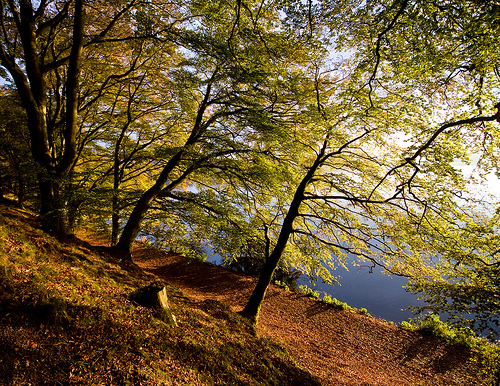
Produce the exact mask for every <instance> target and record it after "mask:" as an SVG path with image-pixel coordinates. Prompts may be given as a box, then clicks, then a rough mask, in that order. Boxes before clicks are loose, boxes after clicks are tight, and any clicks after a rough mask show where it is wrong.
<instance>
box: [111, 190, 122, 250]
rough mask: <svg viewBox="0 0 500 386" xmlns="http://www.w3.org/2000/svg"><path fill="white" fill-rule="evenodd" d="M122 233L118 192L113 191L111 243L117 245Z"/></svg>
mask: <svg viewBox="0 0 500 386" xmlns="http://www.w3.org/2000/svg"><path fill="white" fill-rule="evenodd" d="M119 233H120V209H119V208H118V193H116V191H115V193H113V201H112V213H111V245H116V243H117V242H118V235H119Z"/></svg>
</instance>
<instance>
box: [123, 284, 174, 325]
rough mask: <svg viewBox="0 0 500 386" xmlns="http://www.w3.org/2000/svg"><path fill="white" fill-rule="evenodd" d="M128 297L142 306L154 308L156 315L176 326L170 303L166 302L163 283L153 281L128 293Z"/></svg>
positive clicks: (165, 291)
mask: <svg viewBox="0 0 500 386" xmlns="http://www.w3.org/2000/svg"><path fill="white" fill-rule="evenodd" d="M129 298H130V300H131V301H133V302H135V303H137V304H139V305H141V306H143V307H148V308H153V309H155V310H156V311H157V315H156V316H157V317H158V318H159V319H161V320H162V321H164V322H165V323H167V324H168V325H169V326H177V321H176V320H175V316H174V315H173V314H172V311H171V310H170V305H169V304H168V297H167V290H166V288H165V285H164V284H163V283H160V282H153V283H151V284H149V285H147V286H145V287H142V288H139V289H138V290H136V291H134V292H133V293H132V294H130V297H129Z"/></svg>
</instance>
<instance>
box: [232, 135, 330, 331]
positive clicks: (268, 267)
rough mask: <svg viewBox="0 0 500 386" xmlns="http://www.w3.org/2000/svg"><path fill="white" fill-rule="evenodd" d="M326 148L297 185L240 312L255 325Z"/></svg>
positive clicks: (323, 147) (325, 146)
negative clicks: (251, 290)
mask: <svg viewBox="0 0 500 386" xmlns="http://www.w3.org/2000/svg"><path fill="white" fill-rule="evenodd" d="M326 148H327V141H325V142H324V143H323V146H322V148H321V151H320V153H319V154H318V156H317V157H316V160H315V162H314V163H313V165H312V166H311V167H310V168H309V170H308V171H307V173H306V175H305V176H304V178H303V179H302V180H301V182H300V184H299V186H298V187H297V190H296V191H295V194H294V196H293V199H292V202H291V203H290V207H289V208H288V213H287V214H286V216H285V219H284V220H283V224H282V226H281V231H280V234H279V236H278V240H277V241H276V245H275V246H274V249H273V251H272V253H271V254H270V255H269V257H268V258H267V259H266V263H265V264H264V267H262V272H261V274H260V276H259V280H258V282H257V285H256V286H255V288H254V290H253V292H252V295H251V296H250V298H249V299H248V302H247V304H246V306H245V308H244V309H243V310H242V311H240V314H241V315H243V316H244V317H246V318H248V319H249V320H250V321H251V322H252V324H254V325H256V324H257V321H258V318H259V312H260V308H261V306H262V303H263V301H264V298H265V296H266V292H267V289H268V287H269V284H271V280H272V278H273V273H274V270H275V269H276V267H277V266H278V263H279V261H280V259H281V256H282V255H283V252H284V250H285V247H286V245H287V243H288V239H289V238H290V235H291V234H292V232H293V222H294V221H295V219H296V218H297V216H298V215H299V208H300V205H301V204H302V202H303V201H304V198H305V196H304V193H305V191H306V188H307V186H308V185H309V183H310V182H311V180H312V179H313V177H314V175H315V173H316V171H317V170H318V168H320V167H321V165H322V164H323V162H324V161H325V160H326V158H327V157H325V156H324V155H325V151H326Z"/></svg>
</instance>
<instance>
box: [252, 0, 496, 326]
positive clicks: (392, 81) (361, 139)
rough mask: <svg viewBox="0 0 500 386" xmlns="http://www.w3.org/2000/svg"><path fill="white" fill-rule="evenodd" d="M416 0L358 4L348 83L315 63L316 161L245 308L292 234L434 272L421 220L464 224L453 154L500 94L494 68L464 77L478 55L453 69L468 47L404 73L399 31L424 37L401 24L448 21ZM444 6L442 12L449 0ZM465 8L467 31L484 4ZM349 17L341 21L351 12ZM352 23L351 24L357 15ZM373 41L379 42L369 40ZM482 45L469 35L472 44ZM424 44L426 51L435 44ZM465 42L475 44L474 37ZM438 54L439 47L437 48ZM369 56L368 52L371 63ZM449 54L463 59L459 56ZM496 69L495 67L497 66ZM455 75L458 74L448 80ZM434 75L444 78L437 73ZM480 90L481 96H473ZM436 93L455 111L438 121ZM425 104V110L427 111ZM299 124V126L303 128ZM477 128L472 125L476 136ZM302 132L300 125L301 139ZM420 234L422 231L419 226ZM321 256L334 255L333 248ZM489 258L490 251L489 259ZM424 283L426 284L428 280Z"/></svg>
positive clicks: (295, 240) (396, 268) (294, 239)
mask: <svg viewBox="0 0 500 386" xmlns="http://www.w3.org/2000/svg"><path fill="white" fill-rule="evenodd" d="M419 6H420V4H410V3H409V2H406V1H403V2H396V3H394V4H391V5H390V6H388V7H386V6H385V5H383V4H373V3H370V4H366V6H364V5H360V6H358V7H354V8H353V9H355V11H356V12H355V15H356V19H357V21H356V22H355V23H359V24H360V25H361V26H362V27H361V28H360V29H359V30H356V33H355V34H353V35H350V36H353V40H352V42H355V44H356V46H358V45H360V47H366V48H367V50H364V49H363V48H361V49H359V51H356V48H355V47H354V46H347V47H346V46H344V47H345V48H348V49H351V50H354V53H353V56H354V57H356V58H357V59H358V60H359V62H358V64H357V66H356V67H355V70H354V71H353V72H352V73H350V74H347V77H349V78H350V80H349V82H347V84H345V85H343V86H342V85H341V83H342V82H339V81H338V80H335V79H331V80H327V81H325V83H326V84H335V85H336V87H338V90H340V92H338V93H336V94H331V93H330V94H326V95H325V94H324V92H323V91H322V90H321V89H320V88H319V87H318V86H319V85H320V83H321V82H322V81H321V79H320V77H318V76H317V75H316V77H315V79H314V84H316V95H317V98H316V100H317V112H318V114H317V118H316V122H317V123H316V124H317V125H318V126H319V125H321V126H323V127H324V131H323V132H322V133H321V135H320V136H319V137H316V138H314V139H312V141H311V142H308V143H307V145H308V146H309V147H310V148H311V149H315V151H314V153H313V154H312V158H309V161H306V162H304V163H302V164H301V169H302V170H303V171H302V173H301V178H300V179H299V180H298V181H297V184H296V186H295V188H294V195H293V198H292V199H291V200H290V202H289V204H288V207H287V210H286V212H285V213H284V215H283V218H282V220H281V221H279V223H278V229H279V230H278V231H277V232H276V234H277V236H276V239H275V240H274V241H273V242H272V246H273V248H272V250H271V252H270V254H269V255H268V256H267V257H266V264H265V265H264V268H263V270H262V273H261V276H260V278H259V282H258V284H257V286H256V288H255V290H254V292H253V294H252V296H251V298H250V299H249V301H248V303H247V305H246V306H245V308H244V309H243V311H242V314H243V315H245V316H247V317H249V318H250V319H252V320H253V321H254V322H255V321H256V319H257V317H258V312H259V307H260V305H261V303H262V301H263V299H264V296H265V293H266V289H267V287H268V285H269V283H270V280H271V278H272V274H273V270H274V269H275V267H276V266H277V264H278V262H279V261H280V259H281V258H282V255H283V253H284V251H285V249H286V248H290V244H291V245H292V246H293V247H294V248H298V249H299V250H300V249H305V248H304V246H309V245H311V240H312V242H313V244H316V245H315V247H316V248H315V249H314V250H315V251H317V250H319V248H321V246H320V244H322V245H323V246H324V247H323V248H326V247H329V248H330V251H331V252H332V253H335V254H336V255H337V256H342V255H344V256H345V255H346V252H348V253H349V254H353V255H358V256H360V257H362V258H367V259H370V260H372V261H373V262H374V263H376V264H380V265H383V267H384V268H385V269H386V270H388V271H389V272H391V273H396V274H401V275H405V276H409V277H416V276H419V277H423V276H426V275H428V276H427V277H432V275H430V274H429V272H430V271H432V269H431V264H432V258H433V256H432V251H433V250H434V248H430V247H429V246H428V245H426V244H424V243H422V239H424V238H425V236H423V235H424V228H425V226H424V225H423V224H424V223H425V224H426V225H427V226H428V227H429V228H430V229H431V230H432V229H434V228H435V227H437V226H438V225H437V224H438V223H440V221H439V222H438V220H440V219H443V218H444V219H446V221H445V222H446V224H447V225H448V226H449V227H450V228H452V229H453V232H455V233H456V232H458V233H460V227H461V225H460V218H461V217H460V216H452V215H446V213H448V212H451V213H454V214H457V213H460V212H462V211H463V206H460V204H458V203H457V202H456V195H457V191H459V190H460V189H464V188H465V185H464V183H463V180H462V178H461V177H460V174H459V172H458V171H457V170H455V169H454V168H453V167H452V166H451V163H452V162H453V161H454V159H455V158H456V157H462V158H463V159H467V155H468V154H469V153H468V151H467V149H466V148H465V147H464V145H465V144H464V142H462V139H463V138H457V137H456V133H457V132H461V133H462V134H463V133H464V132H465V133H466V132H467V131H469V132H470V131H471V129H470V127H471V126H472V127H473V128H478V129H481V131H480V133H481V134H480V136H482V137H483V138H488V135H489V133H491V132H492V131H493V132H494V131H495V130H497V129H498V127H495V126H493V127H492V126H491V125H490V123H492V122H496V121H500V119H499V118H500V115H499V114H500V112H499V111H498V108H499V105H497V104H496V103H495V102H496V101H495V100H494V99H493V101H492V100H491V99H492V97H493V93H492V91H493V90H494V89H495V87H497V84H498V83H497V82H498V78H497V79H493V80H492V82H491V83H490V84H488V86H486V83H485V80H484V78H482V79H483V80H482V81H481V82H478V83H477V84H480V85H481V87H480V88H481V90H478V88H477V84H475V85H474V84H473V85H472V87H468V86H467V85H466V84H465V82H464V81H466V80H467V77H469V76H471V75H472V77H476V76H477V77H478V78H479V77H483V76H484V75H483V74H484V72H485V71H486V66H482V69H481V71H479V73H480V74H478V75H475V73H474V71H475V70H476V69H477V67H472V69H473V70H472V71H470V72H468V73H467V74H466V75H465V77H464V78H465V79H464V81H462V79H458V78H459V75H458V74H456V73H455V71H457V69H459V68H460V67H461V66H463V62H461V61H463V60H464V59H465V58H467V56H466V55H464V56H463V57H461V58H460V59H459V60H458V61H455V62H454V63H453V62H452V63H450V62H451V53H450V52H445V54H444V55H441V56H440V59H442V58H443V57H445V58H447V59H448V58H450V62H448V63H447V66H446V68H442V67H441V66H440V65H439V63H440V62H439V63H437V65H436V66H435V68H432V71H431V69H429V70H428V72H427V73H426V74H425V75H426V76H425V77H422V71H419V72H418V78H413V76H414V75H416V74H417V72H416V70H413V68H412V65H409V66H408V68H407V69H406V71H405V72H403V73H402V72H401V65H400V64H399V60H398V59H399V58H398V57H395V56H392V55H391V54H393V53H394V52H391V50H393V51H396V48H397V51H396V53H397V56H399V55H401V51H402V47H401V46H404V44H401V46H400V45H398V44H397V43H401V39H402V37H404V38H405V39H406V41H408V40H409V41H410V44H411V43H415V44H418V39H421V34H420V35H418V36H415V35H413V36H411V37H410V38H409V37H408V33H405V32H404V31H401V29H402V28H403V27H404V28H406V29H408V25H411V26H412V27H413V28H414V29H415V31H419V33H420V32H421V31H422V30H424V31H426V29H425V27H427V28H429V33H431V32H430V31H431V30H432V29H431V28H430V25H432V26H433V27H436V24H439V23H440V22H441V20H438V21H437V23H436V20H435V19H433V18H431V20H430V21H429V20H425V23H428V24H426V25H425V24H424V23H422V20H419V19H418V18H416V20H417V22H416V23H415V22H414V20H415V19H414V17H415V14H417V15H418V14H422V13H423V14H424V15H425V13H424V11H427V10H425V9H424V10H422V9H419ZM424 7H425V6H424ZM439 8H440V7H438V9H439ZM441 8H442V9H440V10H439V13H441V12H443V11H444V10H445V9H446V8H447V6H443V7H441ZM465 8H468V9H467V11H470V8H471V7H470V5H467V6H466V7H465ZM462 12H464V13H463V14H462ZM460 13H461V16H462V18H461V21H462V22H463V23H464V24H465V25H466V27H465V28H464V30H466V33H470V32H471V31H472V28H473V27H472V25H474V27H478V24H480V23H482V20H483V19H482V17H483V16H484V12H483V10H480V11H479V12H473V13H472V15H473V18H472V19H469V20H467V19H468V18H469V15H470V13H467V16H465V15H466V13H465V9H464V8H462V9H460ZM336 16H338V14H336ZM440 17H441V16H440ZM385 20H386V21H385ZM490 21H491V19H490ZM343 22H344V23H346V20H345V19H344V20H343ZM446 23H449V25H447V26H446V28H444V30H445V31H446V32H450V31H451V28H452V27H451V26H452V24H453V20H450V19H448V20H445V24H446ZM346 24H348V23H346ZM349 26H350V27H351V28H352V24H349ZM334 30H335V33H336V34H337V36H341V38H342V39H340V40H341V41H342V40H347V39H349V38H348V36H349V35H347V36H346V35H340V33H339V29H338V28H334ZM365 32H366V34H365ZM426 32H427V31H426ZM439 32H440V33H442V32H443V30H440V31H439ZM487 32H488V33H490V32H491V31H490V30H487ZM459 33H463V31H459ZM453 37H456V36H453ZM365 38H366V40H364V39H365ZM447 38H449V36H445V35H441V34H439V35H438V36H437V38H433V39H432V40H431V44H433V46H432V47H433V49H435V50H436V51H437V52H439V50H438V48H440V47H441V46H440V44H442V43H443V41H442V40H444V39H447ZM412 39H415V41H413V40H412ZM372 41H374V43H373V44H372V43H370V42H372ZM360 43H362V44H360ZM386 46H387V47H386ZM443 47H446V46H445V45H443ZM464 48H465V47H464ZM477 49H478V47H473V49H472V50H477ZM489 49H490V47H488V50H489ZM445 50H446V48H445ZM423 51H425V52H426V53H427V54H428V55H430V54H431V52H429V51H430V50H429V48H426V50H423ZM464 51H469V52H467V54H470V46H469V47H467V48H466V50H464ZM417 52H418V51H417ZM358 53H359V54H358ZM433 54H434V55H436V52H433ZM372 58H373V59H372ZM431 58H434V57H431V56H429V57H428V59H427V61H425V62H424V65H425V64H427V65H428V66H433V65H434V64H435V63H436V62H434V61H431ZM409 59H411V58H409ZM370 62H372V63H373V64H372V65H370V64H369V63H370ZM413 63H415V62H413ZM453 65H455V66H456V67H455V68H453ZM417 66H420V62H417ZM338 68H340V64H339V65H338V66H337V69H338ZM495 69H496V67H493V68H490V71H495ZM408 70H411V71H408ZM448 71H451V73H448V74H447V78H445V80H444V82H443V83H442V85H441V87H439V79H440V77H441V76H443V74H446V73H447V72H448ZM467 71H469V70H467ZM481 72H482V73H483V74H481ZM451 78H453V79H454V82H451V81H450V79H451ZM364 79H367V81H364ZM356 80H358V84H357V85H356ZM311 82H313V81H312V80H311ZM434 82H436V83H437V85H433V83H434ZM348 83H350V84H348ZM452 83H455V84H452ZM431 85H433V87H432V88H431ZM454 86H455V87H456V89H454ZM478 91H479V92H480V94H479V95H480V99H477V100H476V99H475V98H476V97H478V94H477V92H478ZM463 95H466V96H465V98H464V99H462V100H460V99H458V98H460V97H461V96H463ZM488 99H489V106H488V107H486V106H484V100H488ZM437 100H439V101H443V100H446V101H448V102H455V104H454V105H451V106H450V107H451V108H450V110H449V111H447V112H446V115H448V116H449V117H448V118H447V119H446V120H445V123H443V124H441V125H437V128H435V127H436V125H435V124H434V123H433V122H432V121H433V120H435V117H433V116H432V115H431V113H434V112H440V111H439V110H440V109H439V107H438V106H437V105H435V104H434V103H435V101H437ZM347 101H352V102H351V103H347ZM457 102H458V103H457ZM463 106H469V108H472V109H473V111H474V110H479V111H478V113H479V114H478V115H477V116H473V115H472V114H471V113H470V112H465V113H464V111H463V110H462V109H463ZM426 114H429V115H428V116H427V117H428V118H427V117H426V116H425V115H426ZM465 114H468V115H469V117H466V115H465ZM471 115H472V117H470V116H471ZM322 120H323V121H324V122H323V123H321V121H322ZM410 123H411V126H410V127H408V124H410ZM325 126H326V127H325ZM311 131H312V130H311V129H309V132H311ZM304 132H305V130H304V129H302V131H301V133H302V134H303V133H304ZM398 133H405V135H406V136H407V137H408V138H405V139H406V141H407V143H411V145H410V146H408V145H407V146H406V148H405V147H403V146H400V147H399V149H398V147H397V146H394V145H393V146H390V141H391V138H393V137H394V136H396V135H398ZM477 134H478V132H477V131H475V133H474V134H473V135H471V136H470V137H474V135H477ZM303 138H304V136H301V140H302V141H304V139H303ZM291 140H292V141H293V139H291ZM474 140H475V141H476V140H477V138H474ZM475 143H477V142H475ZM388 151H390V152H392V153H393V154H390V153H388ZM485 153H486V152H485ZM303 154H304V153H303ZM430 180H431V181H430ZM457 206H458V209H457ZM403 224H404V226H403ZM431 230H428V232H429V233H427V234H431V233H433V232H434V233H435V230H433V231H431ZM416 234H418V236H419V237H415V235H416ZM267 237H268V235H266V238H267ZM431 240H432V239H431ZM318 260H320V261H321V260H322V261H323V262H328V259H318ZM485 264H492V263H491V262H489V261H487V262H486V263H485ZM493 265H495V264H494V263H493ZM425 288H426V289H427V291H428V293H430V289H429V287H425Z"/></svg>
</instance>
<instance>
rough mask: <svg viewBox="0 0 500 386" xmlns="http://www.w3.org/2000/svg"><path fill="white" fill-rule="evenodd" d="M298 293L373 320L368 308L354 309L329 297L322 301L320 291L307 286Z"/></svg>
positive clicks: (301, 287) (300, 287)
mask: <svg viewBox="0 0 500 386" xmlns="http://www.w3.org/2000/svg"><path fill="white" fill-rule="evenodd" d="M298 292H299V293H301V294H304V295H306V296H308V297H310V298H313V299H316V300H319V301H321V302H323V303H326V304H330V305H331V306H333V307H335V308H338V309H341V310H348V311H352V312H356V313H358V314H361V315H366V316H367V317H369V318H371V317H372V316H371V315H370V313H369V312H368V311H367V309H366V308H359V309H357V308H354V307H351V306H350V305H348V304H347V303H346V302H342V301H340V300H337V299H336V298H332V297H331V296H329V295H325V296H324V297H323V298H322V299H320V298H319V297H320V295H319V292H318V291H314V290H313V289H312V288H309V287H307V286H306V285H301V286H299V288H298Z"/></svg>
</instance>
